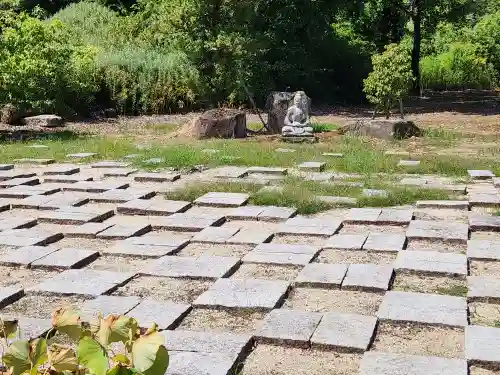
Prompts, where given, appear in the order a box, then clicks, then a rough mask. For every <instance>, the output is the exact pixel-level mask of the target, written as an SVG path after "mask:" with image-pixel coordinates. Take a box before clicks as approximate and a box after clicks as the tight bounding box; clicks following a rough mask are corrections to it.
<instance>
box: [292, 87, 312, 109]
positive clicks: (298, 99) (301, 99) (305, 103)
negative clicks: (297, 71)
mask: <svg viewBox="0 0 500 375" xmlns="http://www.w3.org/2000/svg"><path fill="white" fill-rule="evenodd" d="M293 105H295V106H296V107H298V108H300V109H302V110H303V111H304V112H306V113H309V98H308V97H307V95H306V93H305V92H304V91H297V92H296V93H295V96H294V97H293Z"/></svg>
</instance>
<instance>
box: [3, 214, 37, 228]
mask: <svg viewBox="0 0 500 375" xmlns="http://www.w3.org/2000/svg"><path fill="white" fill-rule="evenodd" d="M36 223H37V221H36V219H35V218H31V217H26V218H5V219H2V218H0V231H5V230H8V229H24V228H32V227H34V226H35V225H36Z"/></svg>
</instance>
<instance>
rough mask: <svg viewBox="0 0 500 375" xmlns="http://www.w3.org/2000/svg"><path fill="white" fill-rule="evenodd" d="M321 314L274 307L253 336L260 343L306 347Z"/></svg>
mask: <svg viewBox="0 0 500 375" xmlns="http://www.w3.org/2000/svg"><path fill="white" fill-rule="evenodd" d="M322 316H323V315H322V314H320V313H314V312H303V311H297V310H286V309H276V310H273V311H271V312H270V313H269V314H267V316H266V317H265V319H264V321H263V322H262V325H261V326H260V328H259V329H258V330H257V332H256V333H255V335H254V336H255V339H256V340H257V341H258V342H261V343H272V344H285V345H293V346H303V347H308V346H309V339H310V338H311V336H312V334H313V332H314V330H315V329H316V327H317V326H318V324H319V322H320V320H321V317H322Z"/></svg>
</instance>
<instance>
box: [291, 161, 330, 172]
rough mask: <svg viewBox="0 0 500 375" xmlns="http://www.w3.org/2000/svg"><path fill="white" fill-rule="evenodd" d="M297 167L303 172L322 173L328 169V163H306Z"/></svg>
mask: <svg viewBox="0 0 500 375" xmlns="http://www.w3.org/2000/svg"><path fill="white" fill-rule="evenodd" d="M297 167H298V168H299V169H300V170H303V171H315V172H322V171H323V170H324V169H325V167H326V163H325V162H324V161H306V162H303V163H301V164H299V165H298V166H297Z"/></svg>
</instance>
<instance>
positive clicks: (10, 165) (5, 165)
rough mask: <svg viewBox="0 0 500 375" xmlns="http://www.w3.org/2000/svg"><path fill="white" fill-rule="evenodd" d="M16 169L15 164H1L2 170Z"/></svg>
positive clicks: (0, 169) (0, 168)
mask: <svg viewBox="0 0 500 375" xmlns="http://www.w3.org/2000/svg"><path fill="white" fill-rule="evenodd" d="M11 169H14V164H0V171H9V170H11Z"/></svg>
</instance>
